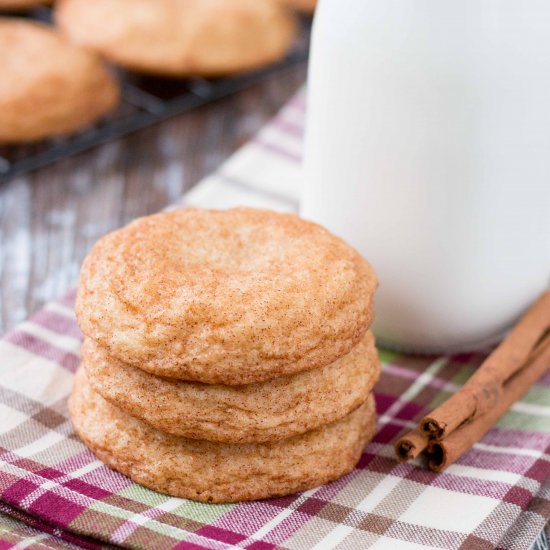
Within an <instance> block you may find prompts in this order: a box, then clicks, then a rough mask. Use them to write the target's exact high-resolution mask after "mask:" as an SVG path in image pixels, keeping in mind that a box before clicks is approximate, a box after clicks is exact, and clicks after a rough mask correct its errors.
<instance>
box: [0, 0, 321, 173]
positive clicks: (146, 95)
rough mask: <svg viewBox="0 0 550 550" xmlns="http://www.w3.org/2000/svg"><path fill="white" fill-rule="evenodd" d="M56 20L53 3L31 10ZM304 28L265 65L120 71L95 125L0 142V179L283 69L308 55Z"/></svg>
mask: <svg viewBox="0 0 550 550" xmlns="http://www.w3.org/2000/svg"><path fill="white" fill-rule="evenodd" d="M28 16H29V17H32V18H35V19H38V20H42V21H46V22H47V21H50V20H51V11H50V10H49V9H48V8H39V9H37V10H35V11H33V12H32V13H31V14H29V15H28ZM300 22H301V25H300V27H301V32H300V33H299V38H298V39H297V40H296V42H295V44H294V46H293V48H292V50H291V52H290V53H289V54H288V55H287V57H286V58H285V59H284V60H282V61H280V62H278V63H275V64H272V65H269V66H267V67H265V68H263V69H260V70H257V71H253V72H248V73H243V74H240V75H237V76H230V77H224V78H217V79H212V80H207V79H202V78H186V79H167V78H157V77H145V76H139V75H135V74H131V73H129V72H126V71H122V70H121V71H119V80H120V85H121V92H122V94H121V101H120V104H119V107H118V108H117V110H116V111H115V112H114V113H112V114H111V115H110V116H109V117H107V118H106V119H104V120H102V121H101V122H99V123H98V124H96V125H94V126H90V127H87V128H85V129H83V130H82V131H81V132H80V133H77V134H74V135H72V136H69V137H66V138H55V139H49V140H45V141H41V142H38V143H34V144H30V145H14V146H0V181H7V180H9V179H10V178H13V177H15V176H18V175H21V174H25V173H28V172H31V171H33V170H36V169H38V168H42V167H43V166H47V165H48V164H51V163H53V162H55V161H57V160H60V159H62V158H65V157H68V156H70V155H74V154H76V153H80V152H82V151H86V150H87V149H91V148H92V147H95V146H97V145H101V144H103V143H106V142H108V141H111V140H114V139H117V138H120V137H121V136H124V135H126V134H129V133H131V132H135V131H137V130H141V129H143V128H146V127H147V126H151V125H152V124H155V123H157V122H160V121H162V120H165V119H167V118H170V117H173V116H175V115H179V114H181V113H185V112H187V111H190V110H191V109H195V108H197V107H200V106H202V105H206V104H207V103H211V102H213V101H217V100H219V99H222V98H224V97H227V96H229V95H231V94H234V93H236V92H239V91H241V90H244V89H246V88H248V87H250V86H252V85H254V84H257V83H259V82H262V81H264V80H265V79H267V78H269V77H271V76H273V75H276V74H279V73H283V72H284V71H287V70H289V69H291V68H292V67H294V66H296V65H298V64H300V63H303V62H304V61H306V60H307V57H308V51H309V35H310V20H309V19H308V18H306V17H302V18H301V19H300Z"/></svg>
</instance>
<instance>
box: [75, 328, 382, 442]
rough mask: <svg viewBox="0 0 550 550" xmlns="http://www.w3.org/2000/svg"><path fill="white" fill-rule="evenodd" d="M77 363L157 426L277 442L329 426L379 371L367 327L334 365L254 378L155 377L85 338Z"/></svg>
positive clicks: (100, 388) (112, 397) (103, 390)
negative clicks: (227, 381) (232, 381)
mask: <svg viewBox="0 0 550 550" xmlns="http://www.w3.org/2000/svg"><path fill="white" fill-rule="evenodd" d="M82 355H83V359H82V366H83V368H84V370H85V371H86V374H87V377H88V380H89V381H90V384H91V385H92V387H93V388H94V390H95V391H97V392H98V393H99V394H101V395H102V397H104V398H105V399H106V400H107V401H109V402H111V403H113V404H114V405H116V406H117V407H119V408H120V409H122V410H124V411H125V412H127V413H128V414H130V415H132V416H135V417H136V418H139V419H141V420H143V421H145V422H147V423H148V424H150V425H152V426H154V427H155V428H157V429H159V430H161V431H163V432H167V433H171V434H174V435H179V436H183V437H188V438H192V439H206V440H208V441H221V442H228V443H246V442H248V443H252V442H264V441H277V440H280V439H285V438H288V437H292V436H294V435H297V434H301V433H304V432H307V431H309V430H312V429H315V428H318V427H319V426H322V425H325V424H330V423H331V422H334V421H336V420H338V419H340V418H342V417H344V416H346V415H347V414H349V413H350V412H352V411H353V410H355V409H356V408H357V407H359V405H361V403H363V402H364V401H365V399H366V398H367V396H368V395H369V393H370V392H371V391H372V388H373V386H374V384H375V383H376V381H377V380H378V376H379V374H380V361H379V359H378V354H377V351H376V348H375V346H374V337H373V335H372V333H370V332H367V333H366V335H365V337H364V338H363V339H362V340H361V341H360V342H359V343H358V344H357V345H356V346H355V347H354V348H353V349H352V350H351V351H350V352H349V353H348V354H347V355H344V356H343V357H341V358H339V359H337V360H336V361H335V362H334V363H331V364H330V365H327V366H326V367H322V368H320V369H314V370H311V371H307V372H303V373H299V374H294V375H291V376H286V377H282V378H276V379H275V380H270V381H268V382H262V383H259V384H248V385H245V386H221V385H211V384H201V383H198V382H186V381H180V380H174V379H167V378H159V377H157V376H154V375H152V374H149V373H147V372H145V371H143V370H141V369H137V368H135V367H132V366H130V365H126V364H125V363H122V362H121V361H118V360H117V359H113V358H112V357H110V356H109V354H108V353H107V351H106V349H105V348H102V347H101V346H99V345H97V344H96V343H95V342H94V341H93V340H90V339H86V340H85V342H84V345H83V348H82Z"/></svg>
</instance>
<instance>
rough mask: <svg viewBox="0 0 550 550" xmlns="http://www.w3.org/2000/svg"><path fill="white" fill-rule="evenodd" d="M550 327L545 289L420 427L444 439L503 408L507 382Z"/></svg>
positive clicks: (549, 299)
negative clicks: (499, 342)
mask: <svg viewBox="0 0 550 550" xmlns="http://www.w3.org/2000/svg"><path fill="white" fill-rule="evenodd" d="M549 328H550V291H546V292H545V293H544V294H542V295H541V296H540V298H539V299H538V300H537V301H536V302H535V304H534V305H533V306H532V307H531V308H530V309H529V310H528V311H527V313H526V314H525V315H524V316H523V317H522V318H521V320H520V321H519V323H518V324H517V325H516V326H515V327H514V328H513V329H512V331H511V332H510V333H509V335H508V336H507V337H506V338H505V339H504V340H503V342H502V343H501V344H500V346H499V347H498V348H497V349H496V350H495V351H494V352H493V353H492V354H491V355H490V356H489V357H488V358H487V359H486V360H485V362H484V363H483V364H482V365H481V366H480V367H479V369H478V370H477V372H476V373H475V374H474V375H472V376H471V378H470V379H469V380H468V381H467V382H466V384H465V385H464V386H463V388H462V389H461V390H460V391H459V392H457V393H456V394H455V395H453V396H452V397H451V398H449V399H448V400H447V401H445V403H443V404H442V405H440V406H439V407H437V408H436V409H435V410H434V411H433V412H432V413H431V414H430V415H428V416H426V417H424V418H423V419H422V420H421V421H420V424H419V425H420V429H421V430H422V431H423V432H424V433H425V434H426V436H427V437H429V438H435V439H439V440H441V439H444V438H446V437H447V436H449V435H450V434H452V433H453V432H454V431H455V430H456V429H457V428H459V427H460V426H463V425H464V424H466V423H468V422H472V421H474V420H475V419H476V418H478V417H480V416H482V415H484V414H486V413H488V412H492V411H494V410H500V408H501V406H502V403H503V402H504V400H503V399H504V398H503V387H504V385H505V384H506V383H507V381H508V380H509V379H510V378H511V377H513V376H514V374H515V373H516V372H518V371H519V370H520V369H521V368H522V367H523V366H524V365H525V363H526V361H527V358H528V357H529V355H530V354H531V352H532V351H533V349H534V348H535V347H536V346H537V343H539V342H540V340H541V338H542V337H543V335H544V333H545V331H547V330H548V329H549ZM432 447H434V446H433V445H432Z"/></svg>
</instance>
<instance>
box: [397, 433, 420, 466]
mask: <svg viewBox="0 0 550 550" xmlns="http://www.w3.org/2000/svg"><path fill="white" fill-rule="evenodd" d="M427 446H428V437H427V435H426V434H425V433H424V432H422V430H420V429H419V428H415V429H414V430H412V431H410V432H409V433H408V434H406V435H404V436H403V437H401V438H399V439H398V440H397V441H396V442H395V453H396V454H397V458H398V460H399V461H400V462H405V461H406V460H411V459H413V458H416V457H417V456H418V455H419V454H420V453H421V452H422V451H423V450H424V449H426V448H427Z"/></svg>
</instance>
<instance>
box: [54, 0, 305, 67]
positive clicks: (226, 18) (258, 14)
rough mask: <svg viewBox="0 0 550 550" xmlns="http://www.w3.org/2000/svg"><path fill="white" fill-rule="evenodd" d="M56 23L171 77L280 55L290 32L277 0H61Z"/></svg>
mask: <svg viewBox="0 0 550 550" xmlns="http://www.w3.org/2000/svg"><path fill="white" fill-rule="evenodd" d="M56 21H57V23H58V25H59V27H60V28H61V29H62V30H63V32H64V33H65V34H66V35H67V36H68V37H69V38H70V39H71V40H73V41H74V42H75V43H77V44H80V45H84V46H86V47H88V48H91V49H94V50H96V51H98V52H100V53H101V54H102V55H104V56H105V57H106V58H108V59H110V60H112V61H114V62H115V63H118V64H120V65H122V66H124V67H126V68H128V69H132V70H135V71H138V72H144V73H152V74H157V75H166V76H174V77H183V76H190V75H200V76H220V75H227V74H232V73H236V72H240V71H246V70H251V69H255V68H258V67H262V66H264V65H266V64H269V63H272V62H274V61H277V60H280V59H282V58H283V57H284V56H285V55H286V53H287V51H288V50H289V48H290V46H291V45H292V42H293V40H294V37H295V34H296V24H295V21H294V18H293V17H292V15H291V14H290V13H289V11H288V9H287V8H286V6H284V5H282V4H280V3H279V2H278V1H276V0H261V1H259V0H200V2H197V1H195V0H94V1H93V2H90V0H61V1H59V2H58V3H57V5H56Z"/></svg>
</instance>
